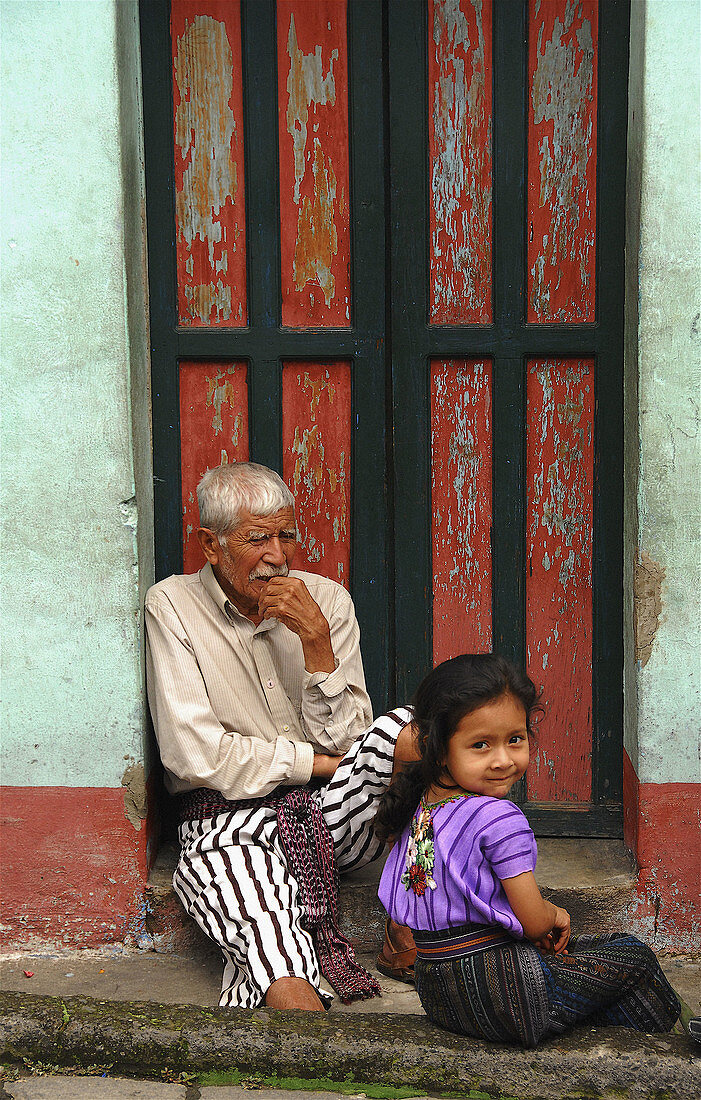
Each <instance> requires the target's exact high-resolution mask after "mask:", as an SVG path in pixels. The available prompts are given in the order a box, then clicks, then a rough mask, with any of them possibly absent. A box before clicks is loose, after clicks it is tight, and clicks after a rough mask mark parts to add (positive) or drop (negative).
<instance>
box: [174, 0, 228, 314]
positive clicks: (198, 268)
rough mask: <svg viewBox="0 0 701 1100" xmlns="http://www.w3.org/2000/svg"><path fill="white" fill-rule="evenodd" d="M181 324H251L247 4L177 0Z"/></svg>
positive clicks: (175, 29)
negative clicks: (243, 9) (242, 7)
mask: <svg viewBox="0 0 701 1100" xmlns="http://www.w3.org/2000/svg"><path fill="white" fill-rule="evenodd" d="M171 36H172V42H173V97H174V128H175V206H176V231H177V232H176V249H177V268H178V313H179V322H180V324H182V325H188V326H203V325H206V326H217V325H226V326H228V327H236V326H242V325H245V324H246V255H245V210H244V188H243V122H242V120H243V99H242V87H241V37H240V36H241V31H240V16H239V6H238V5H237V4H229V3H227V2H226V0H196V2H193V0H189V2H187V0H173V4H172V8H171Z"/></svg>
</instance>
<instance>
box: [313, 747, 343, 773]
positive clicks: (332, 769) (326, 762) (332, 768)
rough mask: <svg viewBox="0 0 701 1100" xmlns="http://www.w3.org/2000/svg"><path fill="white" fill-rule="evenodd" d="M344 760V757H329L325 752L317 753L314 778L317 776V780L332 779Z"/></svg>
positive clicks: (315, 755)
mask: <svg viewBox="0 0 701 1100" xmlns="http://www.w3.org/2000/svg"><path fill="white" fill-rule="evenodd" d="M342 760H343V757H342V756H327V754H326V753H323V752H317V753H315V754H314V764H313V766H312V776H316V778H317V779H331V778H332V777H333V776H334V775H335V773H336V768H337V767H338V765H339V764H340V763H341V761H342Z"/></svg>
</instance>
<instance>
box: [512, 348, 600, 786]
mask: <svg viewBox="0 0 701 1100" xmlns="http://www.w3.org/2000/svg"><path fill="white" fill-rule="evenodd" d="M527 404H528V426H527V462H526V476H527V487H528V523H527V548H526V550H527V559H526V560H527V567H528V571H527V576H526V645H527V655H528V669H529V674H530V676H531V677H532V679H533V680H534V682H535V683H536V685H538V686H539V687H541V688H542V689H543V699H544V702H545V705H546V711H547V713H546V718H545V720H544V721H543V722H542V724H541V725H540V726H539V730H538V743H537V746H536V752H535V756H534V759H533V762H532V764H531V766H530V768H529V770H528V792H529V798H530V799H531V800H533V801H546V802H555V801H562V802H582V801H583V802H587V801H589V800H590V798H591V774H592V773H591V752H592V629H593V622H592V524H593V483H594V461H593V454H594V448H593V432H594V429H593V423H594V366H593V363H592V362H589V361H575V360H562V361H558V362H553V361H547V362H542V361H537V362H536V361H532V362H530V363H529V364H528V386H527Z"/></svg>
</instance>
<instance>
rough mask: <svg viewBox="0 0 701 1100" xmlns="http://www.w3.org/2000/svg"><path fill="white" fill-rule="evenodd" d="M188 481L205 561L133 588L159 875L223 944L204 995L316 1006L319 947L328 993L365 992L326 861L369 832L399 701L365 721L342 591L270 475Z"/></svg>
mask: <svg viewBox="0 0 701 1100" xmlns="http://www.w3.org/2000/svg"><path fill="white" fill-rule="evenodd" d="M197 496H198V503H199V509H200V523H201V525H202V526H201V527H200V528H199V530H198V532H197V535H198V538H199V541H200V545H201V546H202V550H203V552H204V556H205V558H206V559H207V564H206V565H205V566H204V568H203V569H202V570H200V572H199V573H196V574H193V575H190V576H173V577H168V578H167V579H166V580H164V581H161V582H159V583H158V584H156V585H154V586H153V588H151V589H150V590H149V592H148V594H147V597H146V626H147V675H148V690H149V702H150V706H151V712H152V715H153V721H154V725H155V729H156V736H157V738H158V744H159V748H160V752H161V758H162V761H163V765H164V768H165V772H166V784H167V787H168V790H169V791H170V792H171V793H172V794H173V795H175V796H177V803H178V809H179V815H180V820H181V825H180V841H181V855H180V860H179V863H178V866H177V869H176V871H175V875H174V878H173V883H174V886H175V890H176V892H177V894H178V896H179V898H180V899H181V901H182V903H183V905H184V906H185V909H186V910H187V911H188V912H189V913H190V914H191V916H192V917H193V918H194V919H195V920H196V921H197V923H198V924H199V925H200V927H201V928H202V929H203V930H204V931H205V933H206V934H207V935H208V936H210V937H211V938H212V939H213V940H214V941H215V942H216V943H217V944H219V946H220V948H221V950H222V953H223V955H224V960H225V967H224V977H223V983H222V994H221V999H220V1004H222V1005H224V1006H241V1007H254V1006H256V1005H259V1004H261V1003H263V1002H264V1003H265V1004H267V1005H269V1006H270V1007H273V1008H302V1009H312V1010H318V1009H321V1008H323V1007H325V1004H326V1003H328V994H327V993H326V992H325V991H324V990H323V989H322V987H321V984H320V983H321V976H320V964H321V967H322V969H323V972H324V974H325V976H327V977H328V978H329V979H330V981H331V982H332V983H333V984H334V985H335V987H336V988H337V989H338V990H339V991H340V992H341V995H342V996H344V995H345V996H346V997H347V998H348V999H351V998H353V997H354V996H372V995H373V994H374V993H376V992H377V986H376V983H375V982H374V980H373V979H372V978H371V977H370V975H369V974H367V973H366V972H365V971H363V970H362V968H360V967H358V966H357V964H355V963H354V961H353V959H352V952H350V950H349V948H348V945H347V944H346V943H345V941H343V939H342V937H341V938H339V934H338V929H337V927H336V926H335V921H334V916H335V897H334V891H335V882H334V879H335V874H336V870H335V869H336V867H337V868H338V869H339V870H346V871H347V870H350V869H352V868H354V867H359V866H362V865H363V864H364V863H367V862H369V861H370V860H372V859H375V858H376V857H377V856H378V855H379V854H380V852H381V850H382V845H381V844H380V843H379V842H378V841H377V839H376V838H375V837H374V835H373V833H372V819H373V817H374V813H375V809H376V805H377V799H378V798H379V796H380V794H381V793H382V791H383V789H384V788H385V787H386V785H387V783H388V782H389V780H390V779H391V776H392V771H393V768H394V767H395V766H398V765H400V764H401V762H402V761H404V760H407V759H411V758H413V756H414V748H413V743H412V737H411V729H410V726H409V725H407V722H408V720H409V719H410V714H409V712H404V711H398V712H396V713H394V714H393V715H391V716H385V717H384V718H381V719H379V720H378V721H377V722H376V723H375V724H374V725H371V722H372V713H371V708H370V700H369V698H368V695H367V692H366V690H365V679H364V675H363V667H362V662H361V658H360V648H359V640H360V632H359V629H358V625H357V622H356V618H355V612H354V610H353V604H352V602H351V599H350V597H349V595H348V593H347V592H346V591H345V589H344V588H342V587H341V585H339V584H336V583H335V582H334V581H331V580H328V579H327V578H325V577H320V576H316V575H315V574H312V573H304V572H298V571H296V570H294V571H290V565H291V563H292V559H293V557H294V553H295V550H296V546H297V534H296V527H295V515H294V499H293V497H292V495H291V493H290V491H289V489H288V488H287V486H286V485H285V484H284V482H283V481H282V480H281V479H280V478H279V477H278V475H277V474H276V473H274V472H273V471H272V470H268V469H267V468H266V467H264V466H260V465H258V464H256V463H235V464H231V465H224V466H219V467H217V468H216V469H214V470H210V471H208V473H206V474H205V476H204V477H203V478H202V481H201V482H200V484H199V486H198V490H197ZM368 727H369V728H368ZM334 863H335V867H334ZM324 883H326V887H328V889H326V894H325V895H324V897H323V898H322V899H321V900H319V897H318V892H319V889H320V887H321V886H323V884H324ZM322 892H323V891H322ZM329 914H330V918H329ZM315 920H316V925H315V927H314V928H312V933H313V935H310V932H309V927H310V926H312V925H314V922H315ZM334 977H335V979H336V980H334Z"/></svg>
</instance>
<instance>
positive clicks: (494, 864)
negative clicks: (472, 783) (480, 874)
mask: <svg viewBox="0 0 701 1100" xmlns="http://www.w3.org/2000/svg"><path fill="white" fill-rule="evenodd" d="M480 847H481V849H482V852H483V854H484V858H485V860H486V861H487V862H488V863H489V864H490V866H491V868H492V870H493V872H494V874H495V875H496V877H497V878H498V879H500V880H501V879H505V878H515V877H516V875H522V874H524V872H526V871H534V870H535V865H536V859H537V856H538V849H537V847H536V842H535V837H534V836H533V830H532V829H531V827H530V825H529V824H528V821H527V819H526V817H525V815H524V814H523V812H522V811H521V810H519V808H518V806H514V804H513V802H508V801H507V800H506V799H494V804H493V805H492V806H491V807H490V820H489V822H487V823H485V824H484V828H483V832H482V836H481V838H480Z"/></svg>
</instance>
